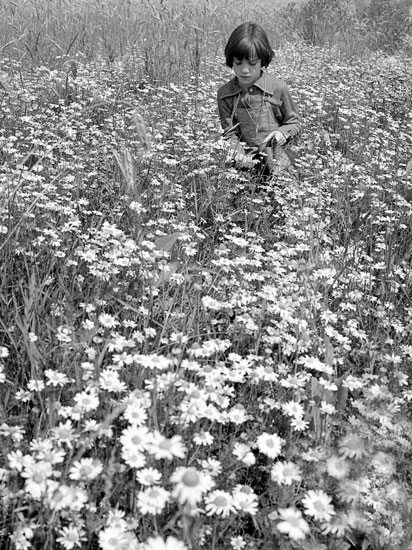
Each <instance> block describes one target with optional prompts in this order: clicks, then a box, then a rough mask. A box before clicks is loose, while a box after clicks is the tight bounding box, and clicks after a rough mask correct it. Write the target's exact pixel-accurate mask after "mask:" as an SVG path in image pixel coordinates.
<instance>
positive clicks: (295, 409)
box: [282, 401, 305, 419]
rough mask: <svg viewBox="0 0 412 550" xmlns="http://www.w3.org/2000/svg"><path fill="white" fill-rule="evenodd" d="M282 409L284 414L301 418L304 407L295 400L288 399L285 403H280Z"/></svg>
mask: <svg viewBox="0 0 412 550" xmlns="http://www.w3.org/2000/svg"><path fill="white" fill-rule="evenodd" d="M282 411H283V413H284V414H285V415H286V416H290V417H292V418H299V419H300V418H303V415H304V413H305V410H304V408H303V407H302V405H301V404H300V403H298V402H297V401H288V402H287V403H283V404H282Z"/></svg>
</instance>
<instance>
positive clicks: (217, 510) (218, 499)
mask: <svg viewBox="0 0 412 550" xmlns="http://www.w3.org/2000/svg"><path fill="white" fill-rule="evenodd" d="M205 503H206V506H205V507H206V512H207V515H208V516H213V515H217V516H222V517H224V518H226V517H228V515H229V514H231V513H236V508H235V505H234V502H233V497H232V495H231V494H230V493H227V492H226V491H221V490H217V491H212V492H211V493H210V494H209V495H207V496H206V497H205Z"/></svg>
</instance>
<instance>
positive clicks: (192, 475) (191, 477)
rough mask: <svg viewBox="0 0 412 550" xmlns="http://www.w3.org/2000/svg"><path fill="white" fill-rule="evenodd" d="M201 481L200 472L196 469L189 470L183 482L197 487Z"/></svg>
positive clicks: (188, 485)
mask: <svg viewBox="0 0 412 550" xmlns="http://www.w3.org/2000/svg"><path fill="white" fill-rule="evenodd" d="M199 482H200V477H199V474H198V473H197V472H196V470H194V469H191V470H188V471H187V472H185V474H184V475H183V477H182V483H184V485H186V486H187V487H196V485H199Z"/></svg>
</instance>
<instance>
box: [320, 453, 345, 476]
mask: <svg viewBox="0 0 412 550" xmlns="http://www.w3.org/2000/svg"><path fill="white" fill-rule="evenodd" d="M349 469H350V466H349V463H348V462H347V461H346V460H343V459H342V458H339V457H338V456H331V457H330V458H328V460H327V461H326V470H327V472H328V474H329V475H330V476H331V477H334V478H335V479H343V478H345V477H346V476H347V475H348V473H349Z"/></svg>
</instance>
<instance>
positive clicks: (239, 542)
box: [230, 536, 246, 550]
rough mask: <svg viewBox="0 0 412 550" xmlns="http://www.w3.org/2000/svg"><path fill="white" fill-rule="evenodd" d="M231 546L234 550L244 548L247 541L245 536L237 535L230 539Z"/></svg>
mask: <svg viewBox="0 0 412 550" xmlns="http://www.w3.org/2000/svg"><path fill="white" fill-rule="evenodd" d="M230 546H231V547H232V548H233V550H243V549H244V548H246V541H245V539H244V538H243V537H241V536H237V537H232V538H231V539H230Z"/></svg>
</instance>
